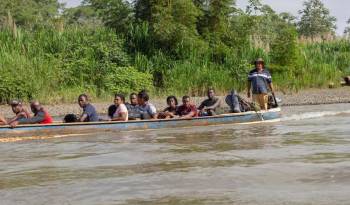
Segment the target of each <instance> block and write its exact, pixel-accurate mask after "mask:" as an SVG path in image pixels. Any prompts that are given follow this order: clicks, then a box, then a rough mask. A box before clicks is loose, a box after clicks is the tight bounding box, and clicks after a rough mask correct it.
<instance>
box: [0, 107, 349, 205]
mask: <svg viewBox="0 0 350 205" xmlns="http://www.w3.org/2000/svg"><path fill="white" fill-rule="evenodd" d="M0 204H1V205H22V204H23V205H28V204H30V205H31V204H33V205H41V204H43V205H44V204H49V205H56V204H57V205H70V204H79V205H80V204H81V205H92V204H94V205H95V204H98V205H110V204H146V205H148V204H149V205H158V204H162V205H163V204H172V205H177V204H191V205H192V204H208V205H212V204H240V205H246V204H247V205H248V204H249V205H250V204H266V205H267V204H269V205H274V204H276V205H277V204H278V205H280V204H317V205H320V204H350V105H348V104H337V105H322V106H300V107H284V108H283V116H282V119H281V122H274V123H262V124H255V125H225V126H209V127H196V128H185V129H167V130H158V131H136V132H103V133H101V132H100V133H91V134H87V135H79V136H65V137H60V138H49V139H42V140H24V141H15V142H4V143H0Z"/></svg>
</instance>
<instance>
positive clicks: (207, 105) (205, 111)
mask: <svg viewBox="0 0 350 205" xmlns="http://www.w3.org/2000/svg"><path fill="white" fill-rule="evenodd" d="M207 96H208V99H206V100H204V101H203V102H202V103H201V104H200V106H199V107H198V110H199V112H200V113H199V115H200V116H214V115H216V113H215V111H216V108H218V107H219V106H220V104H221V101H220V99H219V98H218V97H215V91H214V89H213V88H209V89H208V92H207Z"/></svg>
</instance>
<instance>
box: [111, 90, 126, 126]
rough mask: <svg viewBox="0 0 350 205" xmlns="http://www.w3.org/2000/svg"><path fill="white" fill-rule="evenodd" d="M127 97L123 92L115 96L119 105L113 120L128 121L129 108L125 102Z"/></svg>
mask: <svg viewBox="0 0 350 205" xmlns="http://www.w3.org/2000/svg"><path fill="white" fill-rule="evenodd" d="M124 102H125V97H124V95H122V94H116V95H115V98H114V104H115V106H116V107H117V109H116V111H115V112H114V114H113V116H112V118H111V120H112V121H128V109H127V108H126V106H125V104H124Z"/></svg>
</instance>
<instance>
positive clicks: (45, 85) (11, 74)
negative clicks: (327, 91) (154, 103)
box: [0, 25, 350, 103]
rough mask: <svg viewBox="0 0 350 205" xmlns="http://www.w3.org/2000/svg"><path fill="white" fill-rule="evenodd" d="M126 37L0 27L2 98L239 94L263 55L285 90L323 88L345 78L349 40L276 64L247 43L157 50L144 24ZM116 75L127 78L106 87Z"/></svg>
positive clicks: (301, 48) (304, 48)
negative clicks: (147, 92)
mask: <svg viewBox="0 0 350 205" xmlns="http://www.w3.org/2000/svg"><path fill="white" fill-rule="evenodd" d="M129 35H133V36H128V37H126V39H124V38H121V37H119V36H118V35H116V34H115V32H114V31H112V30H109V29H107V28H99V27H98V28H93V29H91V28H82V27H67V28H64V29H62V28H61V27H60V29H59V31H57V29H56V28H55V27H54V26H53V27H43V28H40V29H37V30H36V31H35V32H33V31H30V30H24V29H21V28H17V29H16V35H15V36H14V35H13V30H11V29H8V28H4V29H2V30H0V69H1V72H0V101H1V102H6V101H8V100H9V99H12V98H19V99H24V100H29V99H33V98H36V99H39V100H41V101H43V102H46V103H57V102H74V101H75V100H76V96H77V95H79V94H80V93H82V92H87V93H89V94H90V95H91V96H94V97H95V98H99V99H101V100H103V99H109V97H110V96H111V95H112V94H113V92H116V91H118V92H119V91H123V92H124V91H125V92H132V91H133V92H137V91H138V90H133V88H135V89H136V88H137V89H141V88H144V87H145V88H146V87H147V89H149V90H152V91H153V92H155V93H156V94H157V95H161V96H164V95H168V94H177V95H184V94H189V95H194V96H198V95H203V94H205V92H206V90H207V88H208V87H214V88H215V89H216V90H217V92H218V93H222V94H224V93H227V92H228V91H229V90H231V89H236V90H239V91H242V90H244V89H245V85H246V79H247V72H248V71H249V70H250V69H252V67H253V66H252V64H251V62H252V60H253V59H255V58H257V57H263V58H265V60H266V62H267V64H268V66H269V67H270V69H271V72H272V74H273V80H274V82H275V85H276V87H277V88H278V89H280V90H283V91H298V90H300V89H304V88H322V87H326V86H328V84H329V83H330V82H333V83H335V84H337V82H338V81H340V78H341V77H342V76H343V75H350V42H349V40H345V39H337V40H333V41H323V42H312V43H310V42H302V41H300V42H298V56H297V58H296V60H295V62H293V63H292V64H290V65H283V66H281V65H279V64H278V62H273V61H272V59H271V58H270V56H271V53H270V52H271V51H270V52H267V51H266V50H264V49H262V48H256V47H254V46H252V45H250V44H247V45H241V46H239V49H238V48H229V47H226V46H224V45H220V44H218V45H211V44H209V43H208V42H206V41H204V40H201V39H200V38H192V37H189V39H186V40H185V41H183V42H182V43H181V44H179V45H175V48H173V49H172V50H166V49H165V48H161V49H157V50H156V49H155V48H156V47H157V46H155V44H156V42H155V41H154V40H152V38H151V37H150V36H149V32H148V28H147V25H142V27H140V28H138V29H134V30H131V31H130V34H129ZM143 42H145V44H143ZM118 69H119V70H120V69H122V70H121V71H124V69H130V70H129V71H130V72H129V71H128V72H117V71H118ZM129 73H130V75H129ZM112 75H113V76H115V78H114V77H113V76H112ZM111 76H112V77H111ZM120 77H123V78H125V77H127V78H129V79H128V80H126V81H122V83H124V84H122V83H119V81H120V80H116V82H112V81H113V79H120ZM145 80H146V81H147V82H144V81H145ZM117 81H118V82H117ZM107 82H108V83H107Z"/></svg>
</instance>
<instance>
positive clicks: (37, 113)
mask: <svg viewBox="0 0 350 205" xmlns="http://www.w3.org/2000/svg"><path fill="white" fill-rule="evenodd" d="M30 109H31V110H32V112H33V113H34V117H30V118H21V119H18V120H16V121H13V122H11V123H10V126H11V127H16V126H17V125H18V124H51V123H52V122H53V119H52V117H51V116H50V114H49V113H48V112H47V111H46V109H45V108H44V107H43V106H41V105H40V103H39V102H38V101H32V102H31V103H30Z"/></svg>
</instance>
